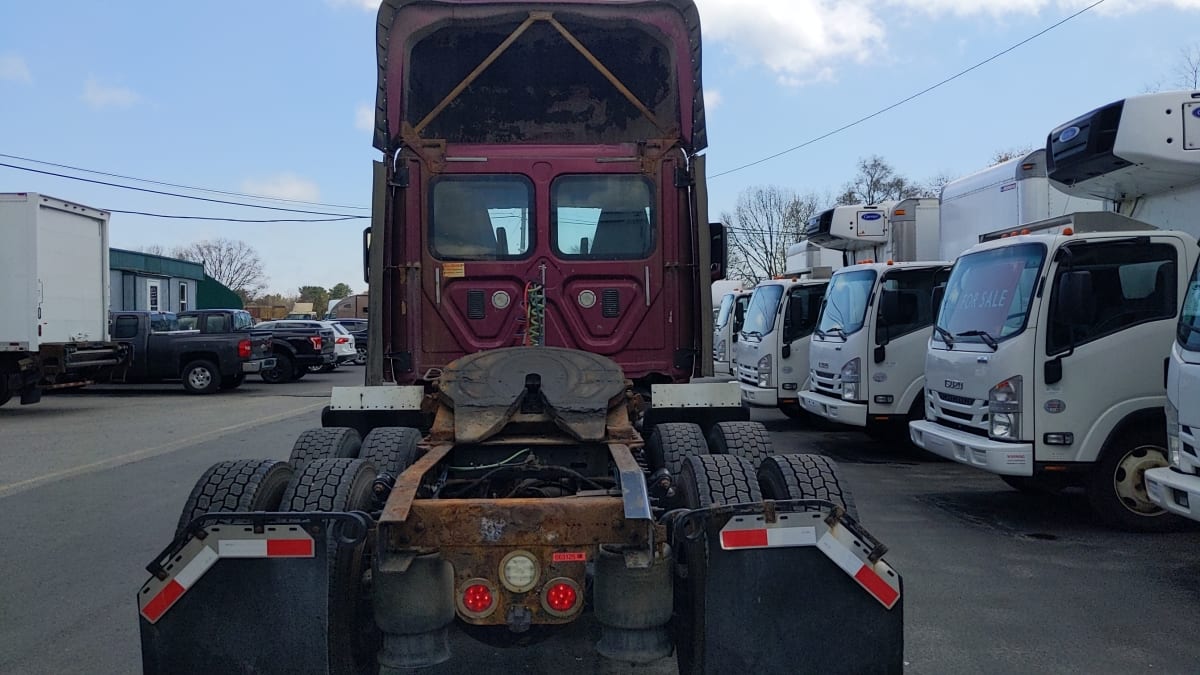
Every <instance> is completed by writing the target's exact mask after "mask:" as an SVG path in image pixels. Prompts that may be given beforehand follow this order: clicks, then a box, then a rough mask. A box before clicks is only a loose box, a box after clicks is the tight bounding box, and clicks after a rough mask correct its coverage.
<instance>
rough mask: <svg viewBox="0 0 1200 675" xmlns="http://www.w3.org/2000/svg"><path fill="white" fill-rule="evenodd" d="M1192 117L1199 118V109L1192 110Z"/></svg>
mask: <svg viewBox="0 0 1200 675" xmlns="http://www.w3.org/2000/svg"><path fill="white" fill-rule="evenodd" d="M1192 117H1200V107H1197V108H1192Z"/></svg>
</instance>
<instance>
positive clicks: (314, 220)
mask: <svg viewBox="0 0 1200 675" xmlns="http://www.w3.org/2000/svg"><path fill="white" fill-rule="evenodd" d="M100 210H101V211H108V212H109V213H127V214H131V215H135V216H151V217H154V218H172V219H175V220H216V221H221V222H226V223H333V222H338V221H342V220H364V219H367V218H370V217H371V216H342V217H340V218H222V217H219V216H180V215H173V214H166V213H147V212H145V211H122V210H121V209H100Z"/></svg>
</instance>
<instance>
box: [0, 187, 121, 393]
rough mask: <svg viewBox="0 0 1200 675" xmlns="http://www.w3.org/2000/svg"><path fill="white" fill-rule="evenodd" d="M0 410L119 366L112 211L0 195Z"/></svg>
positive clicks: (26, 194)
mask: <svg viewBox="0 0 1200 675" xmlns="http://www.w3.org/2000/svg"><path fill="white" fill-rule="evenodd" d="M0 269H3V270H4V271H5V275H4V276H5V281H4V283H3V284H0V316H2V317H4V320H3V321H0V404H3V403H6V402H7V401H8V400H9V399H11V398H13V397H14V396H15V397H18V398H19V399H20V402H21V403H23V404H30V403H36V402H38V401H39V400H40V398H41V391H42V389H43V388H47V387H57V386H68V385H72V384H78V383H80V382H85V381H86V379H87V378H88V377H89V376H90V375H92V374H94V373H96V372H98V371H99V370H101V369H105V368H110V367H112V366H116V365H119V364H120V363H122V362H123V361H124V359H125V348H124V347H122V346H120V345H117V344H116V343H113V342H110V341H109V339H108V302H109V294H108V279H109V270H108V213H107V212H106V211H100V210H97V209H93V208H89V207H87V206H82V205H80V204H75V203H73V202H69V201H65V200H62V199H55V198H54V197H49V196H46V195H40V194H36V193H32V192H22V193H0Z"/></svg>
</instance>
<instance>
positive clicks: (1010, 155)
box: [988, 145, 1033, 166]
mask: <svg viewBox="0 0 1200 675" xmlns="http://www.w3.org/2000/svg"><path fill="white" fill-rule="evenodd" d="M1031 152H1033V146H1032V145H1025V146H1021V147H1015V148H1006V149H1003V150H997V151H996V152H993V153H992V161H991V163H990V164H988V166H996V165H997V164H1001V163H1003V162H1007V161H1008V160H1010V159H1017V158H1018V157H1024V156H1025V155H1028V154H1029V153H1031Z"/></svg>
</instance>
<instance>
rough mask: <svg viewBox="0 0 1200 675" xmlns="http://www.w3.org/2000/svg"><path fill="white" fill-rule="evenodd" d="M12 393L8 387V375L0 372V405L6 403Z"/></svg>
mask: <svg viewBox="0 0 1200 675" xmlns="http://www.w3.org/2000/svg"><path fill="white" fill-rule="evenodd" d="M12 395H13V393H12V391H11V390H10V389H9V388H8V376H7V375H5V374H4V373H0V405H4V404H5V403H8V401H9V399H11V398H12Z"/></svg>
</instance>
